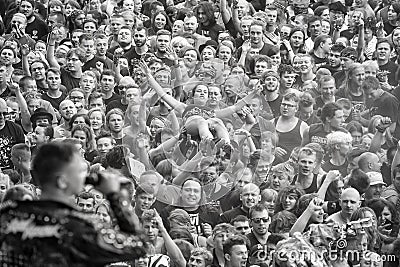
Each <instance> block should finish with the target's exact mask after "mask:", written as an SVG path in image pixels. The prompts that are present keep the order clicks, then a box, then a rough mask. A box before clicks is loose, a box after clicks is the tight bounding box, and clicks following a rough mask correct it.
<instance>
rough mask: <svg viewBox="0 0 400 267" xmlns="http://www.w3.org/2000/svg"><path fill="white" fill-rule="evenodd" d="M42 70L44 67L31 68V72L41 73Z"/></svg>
mask: <svg viewBox="0 0 400 267" xmlns="http://www.w3.org/2000/svg"><path fill="white" fill-rule="evenodd" d="M43 69H44V67H37V68H32V71H41V70H43Z"/></svg>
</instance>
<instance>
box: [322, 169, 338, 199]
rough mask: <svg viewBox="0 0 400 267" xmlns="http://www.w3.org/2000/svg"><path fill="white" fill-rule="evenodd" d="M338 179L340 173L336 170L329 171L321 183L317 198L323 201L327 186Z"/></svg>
mask: <svg viewBox="0 0 400 267" xmlns="http://www.w3.org/2000/svg"><path fill="white" fill-rule="evenodd" d="M339 177H340V173H339V171H337V170H334V171H329V172H328V173H327V174H326V176H325V180H324V181H323V182H322V184H321V187H320V188H319V189H318V192H317V194H318V197H319V198H320V199H325V195H326V191H327V190H328V187H329V185H330V184H331V183H332V182H333V181H335V180H337V179H338V178H339Z"/></svg>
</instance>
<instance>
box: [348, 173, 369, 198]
mask: <svg viewBox="0 0 400 267" xmlns="http://www.w3.org/2000/svg"><path fill="white" fill-rule="evenodd" d="M347 185H348V186H350V187H353V188H354V189H356V190H357V191H358V193H359V194H360V195H362V194H364V193H365V192H366V191H367V190H368V188H369V177H368V175H367V174H366V173H365V172H363V171H362V170H361V169H359V168H357V169H354V170H352V171H351V173H350V177H349V180H348V182H347Z"/></svg>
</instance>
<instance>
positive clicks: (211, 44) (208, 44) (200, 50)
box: [199, 40, 218, 54]
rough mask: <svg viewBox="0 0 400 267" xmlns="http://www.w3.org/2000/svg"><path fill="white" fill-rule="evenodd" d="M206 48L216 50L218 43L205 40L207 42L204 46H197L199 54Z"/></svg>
mask: <svg viewBox="0 0 400 267" xmlns="http://www.w3.org/2000/svg"><path fill="white" fill-rule="evenodd" d="M207 46H211V47H212V48H214V50H217V48H218V43H217V42H216V41H214V40H207V42H205V43H204V44H201V45H199V53H200V54H201V52H203V50H204V48H206V47H207Z"/></svg>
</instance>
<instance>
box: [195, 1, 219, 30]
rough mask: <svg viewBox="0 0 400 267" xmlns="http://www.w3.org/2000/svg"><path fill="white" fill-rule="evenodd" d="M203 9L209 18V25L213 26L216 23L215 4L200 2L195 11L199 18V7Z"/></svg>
mask: <svg viewBox="0 0 400 267" xmlns="http://www.w3.org/2000/svg"><path fill="white" fill-rule="evenodd" d="M200 8H201V9H203V12H204V13H205V15H206V16H207V18H208V21H209V25H210V26H212V25H214V24H215V23H216V21H215V15H214V7H213V4H211V3H210V2H200V3H199V4H198V5H197V6H196V7H195V8H194V13H195V14H196V17H197V18H198V12H199V9H200Z"/></svg>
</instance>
